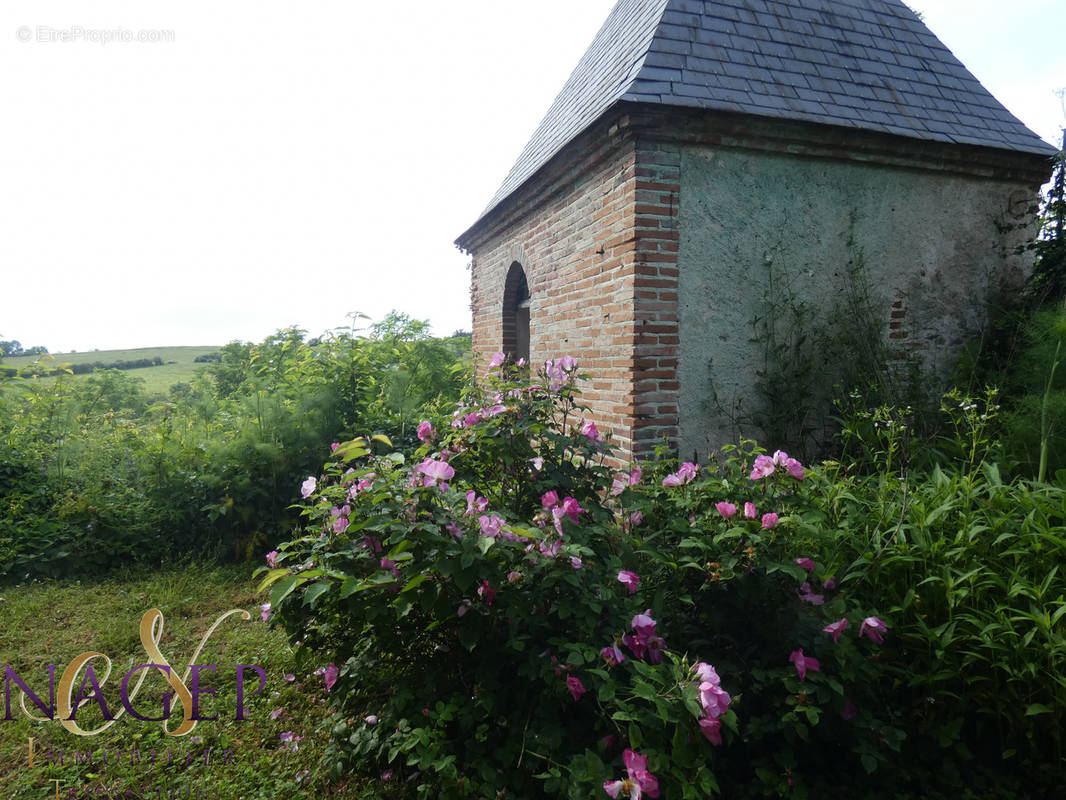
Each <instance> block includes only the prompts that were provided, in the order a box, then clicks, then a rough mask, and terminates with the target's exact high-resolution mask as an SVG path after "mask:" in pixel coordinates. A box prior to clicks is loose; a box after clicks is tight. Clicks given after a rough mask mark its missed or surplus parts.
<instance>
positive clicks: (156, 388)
mask: <svg viewBox="0 0 1066 800" xmlns="http://www.w3.org/2000/svg"><path fill="white" fill-rule="evenodd" d="M217 350H218V347H208V346H205V347H141V348H137V349H134V350H94V351H92V352H90V353H54V354H51V355H47V356H18V357H15V358H5V359H0V361H2V362H3V364H4V366H8V367H16V368H19V367H28V366H30V365H31V364H33V363H34V362H35V361H38V360H39V359H40V360H41V363H42V364H44V365H45V366H48V367H57V366H60V365H61V364H84V363H87V362H93V361H102V362H103V363H105V364H109V363H111V362H113V361H136V360H137V359H141V358H155V357H156V356H159V358H161V359H162V360H163V365H162V366H159V367H140V368H138V369H131V370H127V372H128V374H130V375H132V376H134V377H137V378H141V379H142V380H144V388H145V390H146V391H147V392H148V394H150V395H152V394H166V393H167V391H168V390H169V389H170V387H171V386H173V385H174V384H175V383H179V382H181V381H191V380H192V379H193V378H194V377H195V375H196V371H197V370H198V369H200V368H201V367H203V366H205V365H204V364H197V363H196V362H195V361H194V359H195V358H196V357H197V356H202V355H206V354H207V353H214V352H216V351H217ZM84 377H85V376H84V375H75V376H74V378H75V379H76V380H80V379H83V378H84Z"/></svg>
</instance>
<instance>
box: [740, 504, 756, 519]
mask: <svg viewBox="0 0 1066 800" xmlns="http://www.w3.org/2000/svg"><path fill="white" fill-rule="evenodd" d="M758 514H759V512H758V511H756V510H755V504H754V503H745V504H744V517H745V518H746V519H755V517H756V516H758Z"/></svg>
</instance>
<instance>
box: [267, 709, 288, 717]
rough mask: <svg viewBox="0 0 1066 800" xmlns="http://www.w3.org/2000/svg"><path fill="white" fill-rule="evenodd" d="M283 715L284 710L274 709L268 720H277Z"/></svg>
mask: <svg viewBox="0 0 1066 800" xmlns="http://www.w3.org/2000/svg"><path fill="white" fill-rule="evenodd" d="M284 713H285V709H284V708H275V709H274V710H273V711H271V712H270V718H271V719H277V718H278V717H280V716H281V715H282V714H284Z"/></svg>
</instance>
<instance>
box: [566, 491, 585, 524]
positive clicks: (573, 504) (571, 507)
mask: <svg viewBox="0 0 1066 800" xmlns="http://www.w3.org/2000/svg"><path fill="white" fill-rule="evenodd" d="M584 510H585V509H583V508H582V507H581V506H580V505H578V502H577V500H575V499H574V498H572V497H567V498H566V499H565V500H563V513H564V514H566V515H567V516H568V517H570V521H571V522H573V523H574V524H575V525H576V524H577V515H578V514H580V513H581V512H582V511H584Z"/></svg>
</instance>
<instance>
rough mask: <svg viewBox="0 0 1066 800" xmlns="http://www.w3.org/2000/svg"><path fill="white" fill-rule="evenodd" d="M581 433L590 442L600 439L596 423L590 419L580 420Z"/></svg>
mask: <svg viewBox="0 0 1066 800" xmlns="http://www.w3.org/2000/svg"><path fill="white" fill-rule="evenodd" d="M580 430H581V435H582V436H584V437H585V438H586V439H588V440H589V441H590V442H598V441H600V439H601V437H600V432H599V430H597V428H596V423H595V422H593V421H592V420H585V419H582V420H581V428H580Z"/></svg>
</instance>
